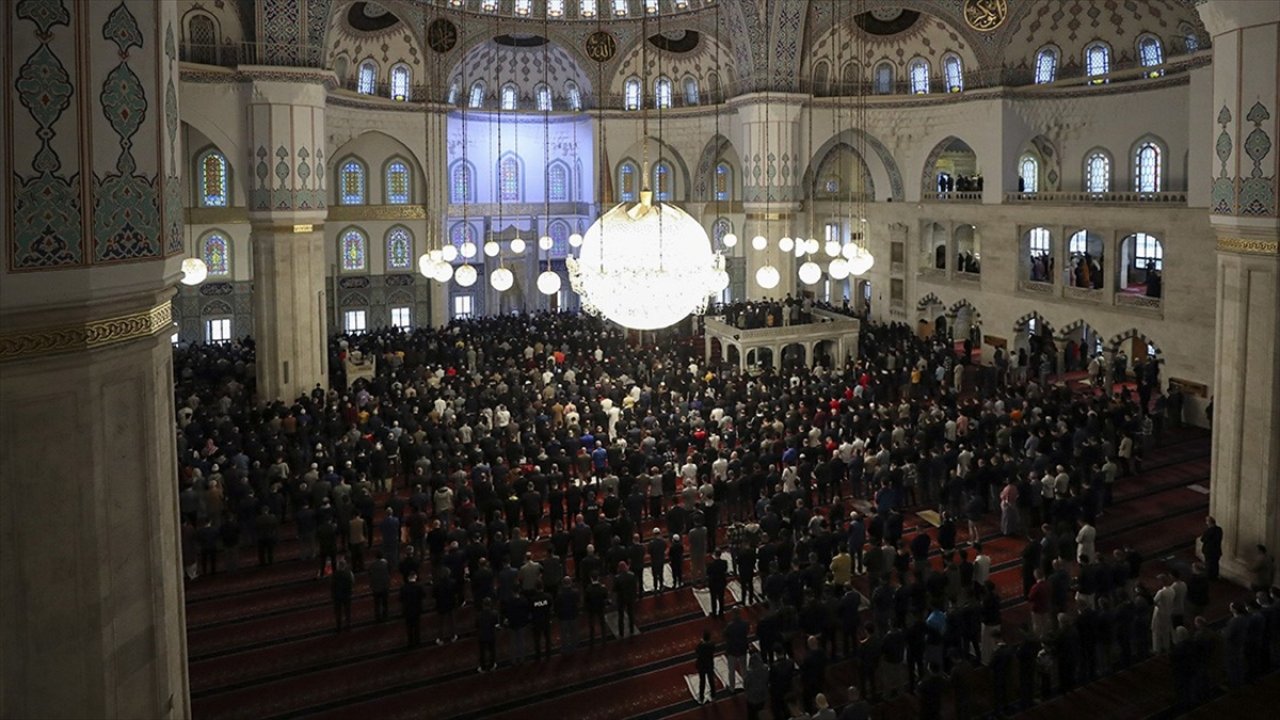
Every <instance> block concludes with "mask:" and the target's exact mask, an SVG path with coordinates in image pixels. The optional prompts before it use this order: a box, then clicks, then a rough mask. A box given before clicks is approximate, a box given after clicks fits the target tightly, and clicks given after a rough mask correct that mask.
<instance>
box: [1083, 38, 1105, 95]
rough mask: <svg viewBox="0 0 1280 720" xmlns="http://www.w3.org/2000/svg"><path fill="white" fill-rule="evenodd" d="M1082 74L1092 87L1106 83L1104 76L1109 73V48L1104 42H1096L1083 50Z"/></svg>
mask: <svg viewBox="0 0 1280 720" xmlns="http://www.w3.org/2000/svg"><path fill="white" fill-rule="evenodd" d="M1084 72H1085V74H1086V75H1088V76H1089V77H1090V78H1091V80H1089V82H1090V83H1092V84H1094V85H1101V84H1103V83H1105V82H1107V78H1106V75H1107V73H1109V72H1111V46H1110V45H1108V44H1106V43H1104V42H1096V43H1093V44H1092V45H1089V46H1088V47H1086V48H1085V49H1084Z"/></svg>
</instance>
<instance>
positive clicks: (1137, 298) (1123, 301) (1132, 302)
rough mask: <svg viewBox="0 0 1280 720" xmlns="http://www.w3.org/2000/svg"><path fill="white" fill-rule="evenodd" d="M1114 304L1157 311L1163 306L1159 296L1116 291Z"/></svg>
mask: <svg viewBox="0 0 1280 720" xmlns="http://www.w3.org/2000/svg"><path fill="white" fill-rule="evenodd" d="M1116 305H1120V306H1122V307H1130V308H1141V309H1143V310H1156V311H1159V310H1160V309H1161V308H1162V307H1163V306H1162V305H1161V302H1160V298H1158V297H1149V296H1147V295H1134V294H1133V293H1124V292H1121V293H1116Z"/></svg>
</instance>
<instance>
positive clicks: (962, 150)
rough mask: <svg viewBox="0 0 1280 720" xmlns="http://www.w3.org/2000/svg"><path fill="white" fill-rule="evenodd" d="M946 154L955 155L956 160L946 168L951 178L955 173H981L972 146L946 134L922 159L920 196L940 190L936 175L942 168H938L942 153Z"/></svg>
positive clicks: (976, 154) (926, 195) (976, 155)
mask: <svg viewBox="0 0 1280 720" xmlns="http://www.w3.org/2000/svg"><path fill="white" fill-rule="evenodd" d="M948 154H950V155H953V156H955V160H956V162H953V163H952V164H951V165H949V166H948V169H947V170H946V172H947V174H948V175H949V176H951V177H952V178H953V179H954V178H955V176H957V175H963V174H969V175H978V174H981V166H980V165H979V163H978V153H977V152H976V151H974V149H973V146H972V145H970V144H969V143H967V142H965V141H964V140H963V139H961V138H959V137H957V136H955V135H948V136H946V137H945V138H943V139H942V140H940V141H939V142H938V144H937V145H934V146H933V149H932V150H930V151H929V155H928V156H927V157H926V158H925V160H924V168H923V171H922V173H921V175H920V191H921V194H922V196H924V197H928V196H931V195H935V194H936V193H938V192H940V188H939V182H938V175H939V173H940V172H943V170H942V169H941V168H939V161H941V160H942V159H943V156H944V155H948ZM970 165H971V167H970Z"/></svg>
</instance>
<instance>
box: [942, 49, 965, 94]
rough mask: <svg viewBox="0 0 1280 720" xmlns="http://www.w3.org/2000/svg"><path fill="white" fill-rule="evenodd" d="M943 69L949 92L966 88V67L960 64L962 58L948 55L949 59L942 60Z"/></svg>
mask: <svg viewBox="0 0 1280 720" xmlns="http://www.w3.org/2000/svg"><path fill="white" fill-rule="evenodd" d="M942 71H943V74H945V75H946V80H947V92H960V91H961V90H964V68H963V67H962V66H961V64H960V58H958V57H956V56H955V55H948V56H947V59H945V60H943V61H942Z"/></svg>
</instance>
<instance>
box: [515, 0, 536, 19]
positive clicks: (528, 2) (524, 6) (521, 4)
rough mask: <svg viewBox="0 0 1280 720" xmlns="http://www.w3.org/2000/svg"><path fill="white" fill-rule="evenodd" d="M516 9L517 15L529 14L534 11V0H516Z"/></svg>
mask: <svg viewBox="0 0 1280 720" xmlns="http://www.w3.org/2000/svg"><path fill="white" fill-rule="evenodd" d="M515 11H516V14H517V15H523V16H527V15H528V14H529V13H531V12H533V0H516V6H515Z"/></svg>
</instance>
